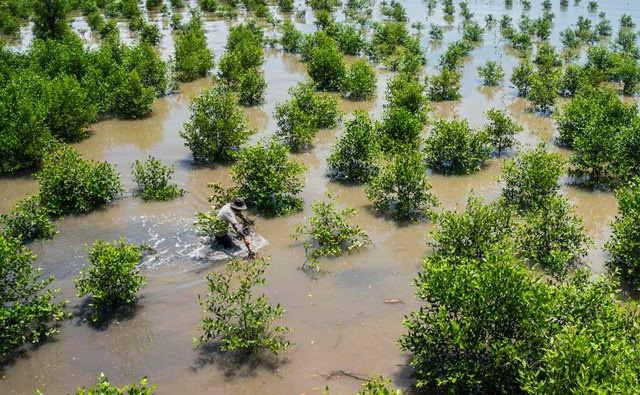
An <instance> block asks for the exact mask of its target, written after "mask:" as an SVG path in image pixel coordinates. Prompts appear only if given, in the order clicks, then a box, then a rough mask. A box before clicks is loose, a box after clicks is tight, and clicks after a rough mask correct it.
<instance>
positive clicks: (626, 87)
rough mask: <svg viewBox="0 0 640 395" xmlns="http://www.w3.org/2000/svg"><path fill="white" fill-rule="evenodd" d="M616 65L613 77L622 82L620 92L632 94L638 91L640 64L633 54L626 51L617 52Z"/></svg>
mask: <svg viewBox="0 0 640 395" xmlns="http://www.w3.org/2000/svg"><path fill="white" fill-rule="evenodd" d="M616 63H617V64H616V67H615V69H614V70H613V77H614V78H615V79H616V80H617V81H620V82H622V93H623V94H625V95H633V94H634V93H636V92H637V91H638V84H640V65H639V64H638V59H637V58H636V56H635V55H629V54H626V53H622V54H617V57H616Z"/></svg>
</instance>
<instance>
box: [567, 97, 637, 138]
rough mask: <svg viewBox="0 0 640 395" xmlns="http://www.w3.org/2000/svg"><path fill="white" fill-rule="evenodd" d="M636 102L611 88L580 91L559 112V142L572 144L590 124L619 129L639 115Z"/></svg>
mask: <svg viewBox="0 0 640 395" xmlns="http://www.w3.org/2000/svg"><path fill="white" fill-rule="evenodd" d="M637 113H638V111H637V109H636V108H635V106H633V105H628V104H625V103H624V102H622V100H620V99H619V98H618V97H617V95H616V94H615V93H614V92H613V91H612V90H607V89H596V90H587V91H581V92H580V93H579V94H578V95H577V96H576V97H575V98H573V99H572V100H570V101H569V102H568V103H567V104H565V105H564V106H563V107H562V109H561V111H559V112H558V114H557V115H556V124H557V126H558V132H559V136H558V143H559V144H560V145H563V146H566V147H573V145H574V142H575V139H576V138H577V137H579V136H585V135H586V130H587V128H588V127H593V128H605V127H610V128H612V129H619V128H621V127H622V126H624V125H629V124H631V123H632V121H633V119H634V118H636V117H637Z"/></svg>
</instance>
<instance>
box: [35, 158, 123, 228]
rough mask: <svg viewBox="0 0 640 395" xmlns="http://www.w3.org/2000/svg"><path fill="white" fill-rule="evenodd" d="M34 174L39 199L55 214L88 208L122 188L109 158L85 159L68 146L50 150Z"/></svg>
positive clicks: (106, 201) (108, 200) (99, 203)
mask: <svg viewBox="0 0 640 395" xmlns="http://www.w3.org/2000/svg"><path fill="white" fill-rule="evenodd" d="M36 177H37V178H38V179H39V180H40V203H41V204H42V205H43V206H44V207H45V208H46V209H47V210H48V211H49V212H50V213H52V214H54V215H65V214H74V213H85V212H88V211H91V210H93V209H95V208H98V207H101V206H103V205H104V204H106V203H109V202H111V201H112V200H113V198H114V197H115V196H116V195H117V194H119V193H120V192H122V191H123V188H122V183H121V182H120V175H119V174H118V173H116V172H115V170H114V168H113V167H112V166H111V165H110V164H109V163H108V162H93V161H87V160H84V159H82V157H81V155H80V153H79V152H78V151H77V150H76V149H75V148H72V147H69V146H62V147H60V148H58V149H56V150H55V151H53V152H52V153H51V154H49V155H48V156H47V157H46V158H45V161H44V165H43V167H42V169H41V170H40V171H39V172H38V173H36Z"/></svg>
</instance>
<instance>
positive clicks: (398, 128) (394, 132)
mask: <svg viewBox="0 0 640 395" xmlns="http://www.w3.org/2000/svg"><path fill="white" fill-rule="evenodd" d="M423 126H424V124H423V118H420V117H419V116H416V115H414V114H413V113H412V112H411V111H410V110H408V109H407V108H406V107H404V106H390V107H388V108H387V109H386V110H385V112H384V115H383V118H382V124H380V125H379V127H378V135H379V136H380V138H381V143H382V144H381V146H382V147H383V148H384V149H385V150H386V151H391V150H394V149H396V147H400V148H402V147H403V146H411V147H413V148H417V147H418V145H419V143H420V141H419V140H420V135H421V133H422V128H423Z"/></svg>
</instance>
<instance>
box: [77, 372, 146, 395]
mask: <svg viewBox="0 0 640 395" xmlns="http://www.w3.org/2000/svg"><path fill="white" fill-rule="evenodd" d="M147 383H148V381H147V377H146V376H145V377H143V378H142V379H140V385H139V386H138V384H130V385H125V386H124V387H117V386H115V385H113V384H111V383H109V378H108V377H107V376H105V375H104V373H101V374H100V376H99V377H98V383H97V384H95V385H94V386H93V387H91V388H88V389H85V388H84V387H82V388H78V392H76V394H75V395H120V394H122V395H153V394H154V393H155V392H154V389H155V388H156V386H155V385H153V386H151V387H148V386H147Z"/></svg>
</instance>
